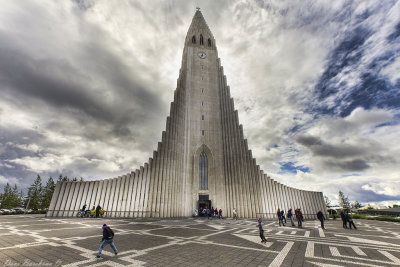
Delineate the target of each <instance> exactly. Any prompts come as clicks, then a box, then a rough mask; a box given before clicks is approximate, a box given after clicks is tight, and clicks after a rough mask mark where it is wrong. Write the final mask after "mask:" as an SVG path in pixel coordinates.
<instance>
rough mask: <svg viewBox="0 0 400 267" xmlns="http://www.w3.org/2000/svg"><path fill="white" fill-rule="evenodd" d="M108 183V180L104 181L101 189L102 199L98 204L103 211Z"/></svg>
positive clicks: (100, 198)
mask: <svg viewBox="0 0 400 267" xmlns="http://www.w3.org/2000/svg"><path fill="white" fill-rule="evenodd" d="M108 181H109V180H108V179H106V180H102V187H101V191H100V197H99V200H98V204H100V207H101V208H102V209H104V201H105V198H106V192H107V187H108Z"/></svg>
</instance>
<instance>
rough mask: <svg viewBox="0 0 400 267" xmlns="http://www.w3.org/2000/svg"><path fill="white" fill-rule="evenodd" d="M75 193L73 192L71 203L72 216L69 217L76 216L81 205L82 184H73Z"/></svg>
mask: <svg viewBox="0 0 400 267" xmlns="http://www.w3.org/2000/svg"><path fill="white" fill-rule="evenodd" d="M75 183H76V185H75V191H74V198H73V200H72V203H71V210H72V214H71V215H69V216H72V217H75V216H76V215H78V211H79V210H80V209H81V207H80V205H81V197H82V196H81V194H82V191H83V186H82V182H75Z"/></svg>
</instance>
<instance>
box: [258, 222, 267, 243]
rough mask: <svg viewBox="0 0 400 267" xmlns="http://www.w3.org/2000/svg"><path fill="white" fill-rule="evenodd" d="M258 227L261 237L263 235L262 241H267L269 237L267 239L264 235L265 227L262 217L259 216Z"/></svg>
mask: <svg viewBox="0 0 400 267" xmlns="http://www.w3.org/2000/svg"><path fill="white" fill-rule="evenodd" d="M257 226H258V229H260V237H261V243H267V239H265V236H264V229H263V228H262V224H261V218H258V225H257Z"/></svg>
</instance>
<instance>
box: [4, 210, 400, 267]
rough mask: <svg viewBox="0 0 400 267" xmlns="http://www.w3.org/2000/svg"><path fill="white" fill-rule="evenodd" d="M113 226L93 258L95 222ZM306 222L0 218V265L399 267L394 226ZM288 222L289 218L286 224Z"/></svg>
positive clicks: (399, 227)
mask: <svg viewBox="0 0 400 267" xmlns="http://www.w3.org/2000/svg"><path fill="white" fill-rule="evenodd" d="M103 223H107V224H109V225H110V226H111V228H112V229H113V230H114V232H115V239H114V240H115V244H116V246H117V248H118V250H119V253H118V255H117V256H114V253H113V252H112V250H111V248H110V247H109V246H108V247H106V248H105V250H104V251H103V254H102V257H101V258H99V259H98V258H95V255H96V254H97V251H98V248H99V245H100V240H101V237H102V229H101V225H102V224H103ZM355 223H356V225H357V227H358V230H350V229H343V228H342V225H341V221H340V220H336V221H332V220H330V221H328V222H326V225H325V227H326V230H323V229H321V228H320V226H319V222H317V221H305V222H304V228H302V229H298V228H296V227H290V226H289V227H288V226H285V227H279V226H278V225H277V222H276V221H265V222H264V223H263V225H264V230H265V236H266V237H267V239H268V242H267V243H266V244H262V243H261V242H260V238H259V236H258V228H257V226H256V225H257V222H256V220H247V219H246V220H240V219H239V220H238V221H233V220H232V219H223V220H218V219H213V220H207V219H192V218H184V219H133V220H132V219H108V218H102V219H77V218H71V219H65V218H63V219H54V218H45V217H44V216H0V226H1V231H0V266H224V265H225V266H400V224H398V223H391V222H380V221H367V220H356V221H355ZM287 225H288V224H287Z"/></svg>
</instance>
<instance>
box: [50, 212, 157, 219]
mask: <svg viewBox="0 0 400 267" xmlns="http://www.w3.org/2000/svg"><path fill="white" fill-rule="evenodd" d="M50 212H51V213H52V214H51V215H49V217H77V216H78V214H79V212H81V211H80V210H48V211H47V213H46V217H48V214H49V213H50ZM157 214H159V212H158V211H146V210H118V211H105V212H104V214H103V215H100V216H101V217H103V218H104V217H107V218H143V217H146V218H157V217H159V216H155V215H157ZM95 216H96V214H95V215H94V217H95ZM90 217H91V218H93V216H89V218H90ZM82 218H84V216H83V217H82Z"/></svg>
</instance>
